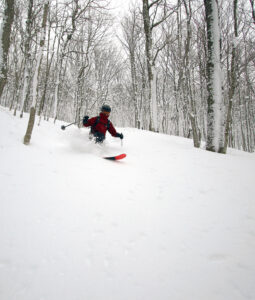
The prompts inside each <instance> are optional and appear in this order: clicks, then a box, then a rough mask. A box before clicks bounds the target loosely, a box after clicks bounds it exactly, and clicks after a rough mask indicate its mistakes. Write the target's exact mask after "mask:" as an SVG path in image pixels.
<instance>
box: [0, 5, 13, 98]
mask: <svg viewBox="0 0 255 300" xmlns="http://www.w3.org/2000/svg"><path fill="white" fill-rule="evenodd" d="M13 19H14V0H5V10H4V17H3V22H2V24H1V28H0V98H1V96H2V93H3V90H4V87H5V84H6V82H7V73H8V68H7V58H8V53H9V48H10V36H11V29H12V23H13Z"/></svg>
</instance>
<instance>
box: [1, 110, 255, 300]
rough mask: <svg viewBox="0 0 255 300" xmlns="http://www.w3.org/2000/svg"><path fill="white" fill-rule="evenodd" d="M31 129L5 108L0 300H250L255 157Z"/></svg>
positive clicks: (160, 138) (254, 280) (167, 140)
mask: <svg viewBox="0 0 255 300" xmlns="http://www.w3.org/2000/svg"><path fill="white" fill-rule="evenodd" d="M27 118H28V116H27V115H25V117H24V118H23V119H20V118H19V117H13V115H12V113H11V112H9V111H8V110H7V109H5V108H2V107H0V238H1V246H0V299H1V300H170V299H171V300H243V299H255V259H254V253H255V175H254V173H255V154H249V153H244V152H241V151H236V150H232V149H229V151H228V154H227V155H220V154H215V153H211V152H207V151H205V150H203V149H195V148H193V143H192V140H189V139H184V138H180V137H173V136H168V135H163V134H156V133H152V132H147V131H142V130H137V129H131V128H124V129H120V128H119V129H118V131H119V132H123V134H124V137H125V138H124V141H123V147H122V146H121V143H120V140H119V139H116V138H115V139H114V138H112V137H111V136H110V135H108V136H107V141H106V144H105V145H104V146H98V145H94V144H93V143H92V142H90V141H89V140H88V129H85V128H82V129H78V128H77V127H76V126H70V127H68V128H66V130H65V131H62V130H60V126H61V125H62V124H63V122H57V123H56V124H55V125H54V124H53V122H52V121H51V122H46V121H43V122H42V123H41V125H40V126H37V125H36V126H35V128H34V132H33V136H32V140H31V145H30V146H25V145H23V143H22V139H23V136H24V134H25V130H26V126H27ZM120 153H126V154H127V157H126V158H125V159H124V160H122V161H119V162H113V161H107V160H104V159H102V156H105V155H111V154H120Z"/></svg>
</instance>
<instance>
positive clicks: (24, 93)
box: [20, 0, 34, 118]
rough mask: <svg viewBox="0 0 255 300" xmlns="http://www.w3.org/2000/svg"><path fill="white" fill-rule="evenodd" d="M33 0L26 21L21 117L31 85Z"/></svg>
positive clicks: (30, 2) (30, 1)
mask: <svg viewBox="0 0 255 300" xmlns="http://www.w3.org/2000/svg"><path fill="white" fill-rule="evenodd" d="M33 6H34V2H33V0H29V5H28V14H27V21H26V36H25V49H24V53H25V54H24V55H25V63H24V75H23V77H24V83H23V90H22V98H21V106H20V117H21V118H22V117H23V111H24V106H25V102H26V99H27V97H28V86H29V77H30V73H31V65H32V62H31V53H30V51H31V40H32V37H31V31H32V13H33Z"/></svg>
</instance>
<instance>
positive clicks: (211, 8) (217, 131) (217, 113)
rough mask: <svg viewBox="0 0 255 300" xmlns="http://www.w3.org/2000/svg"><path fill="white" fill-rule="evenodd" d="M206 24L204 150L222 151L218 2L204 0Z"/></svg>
mask: <svg viewBox="0 0 255 300" xmlns="http://www.w3.org/2000/svg"><path fill="white" fill-rule="evenodd" d="M204 5H205V12H206V24H207V51H208V53H207V55H208V57H207V91H208V97H207V105H208V109H207V141H206V150H209V151H213V152H222V149H223V126H222V125H223V124H222V117H223V111H222V110H223V106H222V90H221V89H222V84H221V61H220V30H219V15H218V3H217V1H216V0H204Z"/></svg>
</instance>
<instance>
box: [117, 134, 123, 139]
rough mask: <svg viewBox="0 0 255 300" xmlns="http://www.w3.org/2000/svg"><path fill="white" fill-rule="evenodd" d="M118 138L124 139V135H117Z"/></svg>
mask: <svg viewBox="0 0 255 300" xmlns="http://www.w3.org/2000/svg"><path fill="white" fill-rule="evenodd" d="M116 137H119V138H120V139H121V140H122V139H124V135H123V134H122V133H117V134H116Z"/></svg>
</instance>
